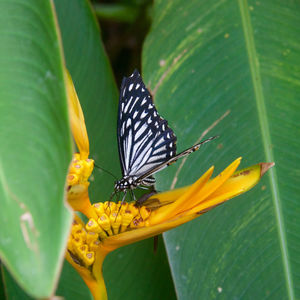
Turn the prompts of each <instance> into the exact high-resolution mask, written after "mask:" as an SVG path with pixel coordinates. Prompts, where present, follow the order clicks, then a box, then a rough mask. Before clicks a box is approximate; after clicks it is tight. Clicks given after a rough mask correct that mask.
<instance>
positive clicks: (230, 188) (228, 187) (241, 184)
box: [190, 163, 274, 213]
mask: <svg viewBox="0 0 300 300" xmlns="http://www.w3.org/2000/svg"><path fill="white" fill-rule="evenodd" d="M273 165H274V164H273V163H260V164H257V165H254V166H251V167H248V168H245V169H242V170H238V171H236V172H235V173H234V174H233V175H232V176H231V177H230V178H229V179H228V180H227V181H226V182H225V183H224V184H223V185H222V186H221V187H220V188H219V189H217V190H216V191H215V192H214V193H212V194H210V195H209V197H207V198H206V199H205V201H203V202H201V203H200V204H199V205H197V206H195V207H194V208H193V209H192V210H191V211H190V213H196V212H198V213H203V212H206V211H208V210H209V209H210V208H213V207H215V206H216V205H219V204H221V203H223V202H225V201H227V200H229V199H231V198H233V197H236V196H238V195H240V194H242V193H245V192H246V191H248V190H250V189H251V188H252V187H253V186H254V185H256V184H257V183H258V181H259V180H260V178H261V177H262V176H263V175H264V173H265V172H266V171H267V170H268V169H269V168H271V167H272V166H273Z"/></svg>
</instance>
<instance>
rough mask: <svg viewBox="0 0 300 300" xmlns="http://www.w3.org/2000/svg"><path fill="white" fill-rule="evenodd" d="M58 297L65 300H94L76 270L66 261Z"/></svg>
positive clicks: (57, 292) (57, 293)
mask: <svg viewBox="0 0 300 300" xmlns="http://www.w3.org/2000/svg"><path fill="white" fill-rule="evenodd" d="M56 295H58V296H63V297H64V299H72V300H82V299H84V300H93V297H92V296H91V293H90V291H89V289H88V287H87V286H86V284H85V283H84V281H83V279H82V278H81V277H80V275H79V274H78V273H77V272H76V270H75V269H74V268H73V267H72V266H71V265H70V264H69V263H68V262H67V261H66V260H65V263H64V266H63V270H62V273H61V279H60V282H59V286H58V288H57V291H56Z"/></svg>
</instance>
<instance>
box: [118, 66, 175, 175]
mask: <svg viewBox="0 0 300 300" xmlns="http://www.w3.org/2000/svg"><path fill="white" fill-rule="evenodd" d="M117 135H118V149H119V156H120V162H121V167H122V173H123V176H126V175H129V176H134V177H136V178H139V177H141V176H143V175H144V174H145V173H147V172H149V170H152V169H153V168H155V167H158V166H159V165H161V164H162V163H164V162H166V161H168V160H169V159H170V158H171V157H173V156H175V155H176V136H175V135H174V132H173V130H172V129H171V128H170V127H168V122H167V121H166V120H164V119H163V118H162V117H161V116H160V115H159V114H158V112H157V110H156V108H155V106H154V104H153V100H152V97H151V95H150V93H149V91H148V90H147V89H146V87H145V85H144V83H143V81H142V78H141V76H140V74H139V72H138V71H137V70H135V71H134V72H133V74H132V75H131V76H130V77H128V78H124V79H123V81H122V86H121V91H120V100H119V111H118V125H117ZM149 175H151V174H149ZM147 177H148V176H147Z"/></svg>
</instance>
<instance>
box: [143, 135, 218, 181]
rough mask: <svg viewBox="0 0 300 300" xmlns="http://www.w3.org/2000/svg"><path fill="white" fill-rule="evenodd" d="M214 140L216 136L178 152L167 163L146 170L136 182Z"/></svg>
mask: <svg viewBox="0 0 300 300" xmlns="http://www.w3.org/2000/svg"><path fill="white" fill-rule="evenodd" d="M216 138H218V136H213V137H210V138H208V139H206V140H204V141H202V142H200V143H198V144H196V145H194V146H192V147H190V148H188V149H186V150H184V151H182V152H180V153H179V154H177V155H174V156H172V157H171V158H169V159H168V160H167V161H165V162H163V163H161V164H159V165H157V166H155V167H154V168H152V169H150V170H148V171H147V172H146V173H144V174H143V175H142V176H140V177H139V178H138V182H141V181H143V180H144V179H145V178H147V177H148V178H149V176H151V175H152V174H154V173H156V172H158V171H160V170H162V169H164V168H165V167H167V166H169V165H171V164H172V163H174V162H176V161H177V160H178V159H179V158H182V157H184V156H186V155H189V154H191V153H193V152H195V151H196V150H198V149H199V148H200V147H201V146H202V145H203V144H205V143H208V142H210V141H212V140H214V139H216Z"/></svg>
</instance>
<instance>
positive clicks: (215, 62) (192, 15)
mask: <svg viewBox="0 0 300 300" xmlns="http://www.w3.org/2000/svg"><path fill="white" fill-rule="evenodd" d="M299 25H300V5H299V3H298V2H295V1H289V2H282V1H248V2H247V1H243V0H240V1H183V0H176V1H172V2H171V1H155V5H154V19H153V24H152V30H151V33H150V34H149V36H148V38H147V40H146V42H145V47H144V51H143V71H144V76H145V81H146V83H147V84H149V85H150V87H151V89H152V91H153V93H154V95H155V101H156V103H157V107H158V109H159V111H160V112H161V114H162V115H163V116H164V117H166V118H167V119H168V120H169V123H170V125H171V127H172V128H173V129H174V131H175V133H176V134H177V137H178V148H179V149H183V148H186V147H188V146H190V145H192V144H193V143H195V142H196V141H197V139H198V138H199V137H200V135H201V133H202V132H203V131H204V130H205V129H207V128H209V127H210V126H211V125H212V124H213V123H214V122H215V121H216V120H218V119H219V118H220V117H221V116H222V115H223V114H224V113H226V112H227V111H228V110H230V113H229V115H227V116H226V117H225V118H224V119H223V120H221V121H220V122H219V124H218V125H216V126H215V127H214V128H213V129H212V130H211V131H210V132H209V133H208V134H207V135H206V136H211V135H216V134H219V135H220V136H221V137H220V138H219V139H218V141H214V142H211V143H210V144H207V145H206V146H205V147H203V148H202V149H200V150H199V151H198V153H195V154H193V155H191V157H189V158H188V160H187V161H186V162H185V163H184V165H183V167H182V169H181V170H180V171H179V172H178V173H176V171H177V170H179V166H180V164H181V163H180V162H178V163H177V166H176V167H175V166H172V167H170V168H168V169H167V170H166V171H162V172H161V173H160V174H159V175H157V178H158V181H159V182H160V184H159V185H160V188H161V189H169V188H170V186H171V185H172V182H173V183H174V181H173V180H174V177H175V176H177V181H176V186H181V185H184V184H188V183H192V182H193V181H194V180H195V179H196V178H197V177H199V176H200V174H201V173H202V172H203V171H204V170H205V169H207V168H208V167H209V166H210V165H212V164H215V165H216V169H217V171H220V170H221V168H224V167H225V166H226V165H228V164H229V163H230V162H231V161H232V160H233V159H234V158H236V157H238V156H243V158H244V159H243V163H242V165H243V166H246V165H251V164H255V163H257V162H260V161H275V162H276V166H275V168H273V169H272V170H270V171H269V173H268V175H267V176H266V177H265V178H263V180H262V183H261V184H260V185H259V186H257V187H255V188H254V189H253V190H252V191H250V192H248V193H247V194H245V195H243V196H241V197H239V199H235V200H233V201H231V202H228V203H226V204H225V205H223V206H221V207H218V208H217V209H215V210H213V211H211V212H209V213H207V214H206V215H204V216H201V217H200V218H199V219H198V220H195V221H193V222H191V223H189V224H186V225H185V226H182V227H180V228H178V229H176V230H173V231H171V232H169V233H167V234H165V236H164V237H165V242H166V246H167V252H168V257H169V263H170V266H171V270H172V275H173V278H174V281H175V288H176V292H177V295H178V297H179V298H180V299H215V298H218V299H266V298H268V299H298V298H299V297H300V289H299V287H300V268H299V267H300V265H299V257H300V253H299V252H300V247H299V245H300V244H299V235H300V219H299V212H300V201H299V193H300V188H299V184H297V181H298V177H299V172H300V163H299V161H300V160H299V150H300V149H299V146H300V142H299V133H300V132H299V126H297V124H298V119H299V111H300V102H299V94H300V66H299V63H300V44H299V34H300V26H299Z"/></svg>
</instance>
